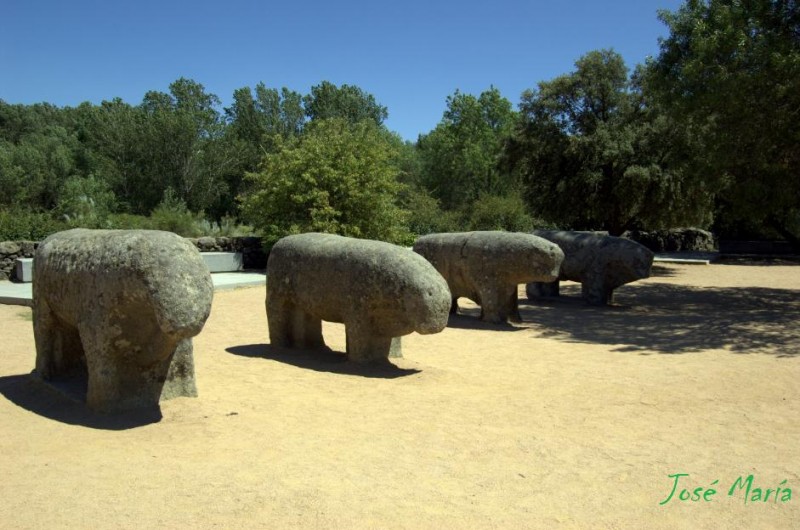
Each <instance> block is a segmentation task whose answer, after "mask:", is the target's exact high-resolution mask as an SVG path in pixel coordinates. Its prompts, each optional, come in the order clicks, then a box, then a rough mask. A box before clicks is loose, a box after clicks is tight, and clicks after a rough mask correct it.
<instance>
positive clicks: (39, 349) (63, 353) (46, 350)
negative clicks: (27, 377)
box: [33, 301, 86, 379]
mask: <svg viewBox="0 0 800 530" xmlns="http://www.w3.org/2000/svg"><path fill="white" fill-rule="evenodd" d="M33 311H34V313H35V315H34V318H33V333H34V337H35V340H36V373H37V374H39V376H40V377H42V378H43V379H52V378H54V377H65V376H72V375H77V374H78V373H79V372H83V371H85V362H86V361H85V355H84V352H83V345H82V344H81V338H80V335H79V334H78V330H77V329H75V328H73V327H72V326H68V325H66V324H64V323H62V322H60V321H59V319H58V317H56V316H55V315H54V314H53V312H52V311H51V310H50V308H49V307H48V306H47V303H45V302H38V301H37V302H36V303H35V305H34V308H33Z"/></svg>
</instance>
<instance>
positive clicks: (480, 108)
mask: <svg viewBox="0 0 800 530" xmlns="http://www.w3.org/2000/svg"><path fill="white" fill-rule="evenodd" d="M515 120H516V113H515V112H514V111H513V110H512V108H511V102H510V101H508V100H507V99H505V98H504V97H502V96H501V95H500V92H499V91H498V90H497V89H496V88H493V87H492V88H490V89H489V90H486V91H484V92H483V93H481V95H480V96H478V97H477V98H476V97H475V96H473V95H470V94H462V93H461V92H459V91H456V92H455V94H453V95H452V96H448V98H447V110H445V112H444V115H443V117H442V121H441V122H440V123H439V125H437V126H436V128H435V129H434V130H433V131H431V132H430V133H429V134H428V135H425V136H421V137H420V139H419V142H418V147H419V152H420V161H421V166H422V167H421V171H420V173H421V175H420V182H419V184H420V185H421V186H423V187H424V188H425V189H427V190H428V191H430V192H431V194H432V195H433V196H434V197H435V198H436V199H438V200H439V201H440V202H441V204H442V207H443V208H444V209H446V210H455V209H458V208H461V207H464V206H466V205H467V204H470V203H472V202H473V201H475V200H476V199H477V198H478V197H479V196H480V195H481V194H482V193H489V194H503V193H506V192H508V191H509V190H511V189H513V188H514V187H515V181H514V179H513V177H512V175H511V174H510V173H509V172H507V171H504V170H503V169H502V168H501V166H500V165H499V162H500V159H501V155H502V153H503V148H504V145H505V142H506V141H507V139H508V138H509V137H510V135H511V132H512V130H513V127H514V123H515Z"/></svg>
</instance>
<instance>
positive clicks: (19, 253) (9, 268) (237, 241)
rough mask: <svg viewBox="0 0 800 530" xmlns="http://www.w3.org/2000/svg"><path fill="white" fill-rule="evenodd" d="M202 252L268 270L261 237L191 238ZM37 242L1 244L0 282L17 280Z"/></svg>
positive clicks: (37, 244)
mask: <svg viewBox="0 0 800 530" xmlns="http://www.w3.org/2000/svg"><path fill="white" fill-rule="evenodd" d="M189 241H191V242H192V243H193V244H194V245H195V246H196V247H197V248H198V249H199V250H200V252H241V253H242V261H243V264H244V268H245V269H266V268H267V254H266V253H265V252H264V249H263V247H262V246H261V238H259V237H200V238H197V239H192V238H189ZM38 246H39V243H38V242H37V241H3V242H0V280H12V281H13V280H16V279H17V278H16V270H15V268H14V262H15V260H16V259H17V258H32V257H33V253H34V251H35V250H36V247H38Z"/></svg>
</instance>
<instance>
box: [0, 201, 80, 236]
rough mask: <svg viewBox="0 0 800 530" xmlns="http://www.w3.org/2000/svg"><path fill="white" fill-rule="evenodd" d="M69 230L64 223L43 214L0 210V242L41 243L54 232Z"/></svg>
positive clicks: (15, 209)
mask: <svg viewBox="0 0 800 530" xmlns="http://www.w3.org/2000/svg"><path fill="white" fill-rule="evenodd" d="M68 228H71V227H70V226H69V225H68V224H67V223H66V221H63V220H58V219H55V218H53V216H52V215H50V214H49V213H45V212H36V211H32V210H28V209H23V208H19V207H17V208H9V209H0V241H41V240H42V239H44V238H45V237H47V236H49V235H50V234H52V233H54V232H59V231H61V230H66V229H68Z"/></svg>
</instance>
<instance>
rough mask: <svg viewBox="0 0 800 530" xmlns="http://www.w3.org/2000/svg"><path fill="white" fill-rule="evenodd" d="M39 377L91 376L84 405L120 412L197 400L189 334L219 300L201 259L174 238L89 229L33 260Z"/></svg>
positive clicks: (63, 235)
mask: <svg viewBox="0 0 800 530" xmlns="http://www.w3.org/2000/svg"><path fill="white" fill-rule="evenodd" d="M33 263H34V275H35V281H34V283H33V328H34V337H35V340H36V373H37V374H38V375H39V376H40V377H42V378H43V379H44V380H58V379H62V378H68V377H70V376H80V375H81V374H85V375H86V376H87V393H86V403H87V405H88V406H89V407H90V408H92V409H95V410H99V411H104V412H114V411H120V410H126V409H132V408H139V407H150V406H156V405H157V404H158V402H159V401H160V400H163V399H169V398H171V397H177V396H196V395H197V388H196V386H195V380H194V360H193V356H192V341H191V338H192V337H194V336H195V335H197V334H198V333H200V330H202V329H203V325H204V324H205V321H206V319H207V318H208V315H209V312H210V311H211V301H212V297H213V285H212V283H211V275H210V274H209V272H208V269H207V268H206V266H205V264H204V263H203V260H202V258H201V257H200V253H199V252H198V251H197V249H196V248H195V247H194V246H193V245H192V244H191V243H189V242H188V241H186V240H185V239H183V238H182V237H179V236H177V235H175V234H173V233H171V232H160V231H154V230H84V229H75V230H68V231H65V232H59V233H56V234H53V235H51V236H50V237H48V238H47V239H45V240H44V241H43V242H42V244H41V245H39V248H38V249H37V250H36V254H35V257H34V262H33Z"/></svg>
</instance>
